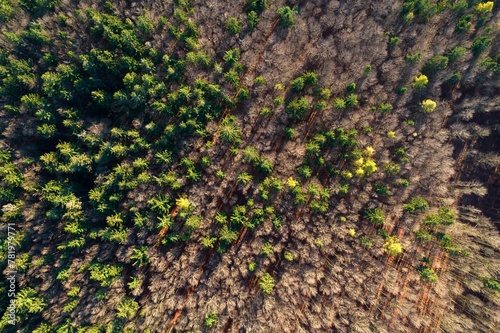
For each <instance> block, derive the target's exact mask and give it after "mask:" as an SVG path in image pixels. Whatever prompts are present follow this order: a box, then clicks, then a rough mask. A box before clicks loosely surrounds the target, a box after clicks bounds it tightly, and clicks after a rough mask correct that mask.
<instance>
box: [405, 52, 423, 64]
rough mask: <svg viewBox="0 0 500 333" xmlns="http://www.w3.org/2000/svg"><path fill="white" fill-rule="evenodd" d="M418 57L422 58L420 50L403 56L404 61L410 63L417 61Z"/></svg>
mask: <svg viewBox="0 0 500 333" xmlns="http://www.w3.org/2000/svg"><path fill="white" fill-rule="evenodd" d="M420 59H422V52H420V51H415V52H412V53H408V54H407V55H406V57H405V60H406V62H408V63H410V64H415V63H417V62H419V61H420Z"/></svg>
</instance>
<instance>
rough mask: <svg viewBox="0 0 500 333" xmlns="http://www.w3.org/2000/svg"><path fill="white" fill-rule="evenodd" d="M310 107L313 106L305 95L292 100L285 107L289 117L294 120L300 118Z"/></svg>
mask: <svg viewBox="0 0 500 333" xmlns="http://www.w3.org/2000/svg"><path fill="white" fill-rule="evenodd" d="M310 109H311V106H310V105H309V102H308V101H307V99H306V98H305V97H300V98H296V99H294V100H291V101H290V102H288V103H287V105H286V107H285V111H286V113H287V115H288V118H290V119H293V120H300V119H301V118H302V117H303V116H304V115H305V114H306V113H307V112H308V111H309V110H310Z"/></svg>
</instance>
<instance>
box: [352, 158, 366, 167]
mask: <svg viewBox="0 0 500 333" xmlns="http://www.w3.org/2000/svg"><path fill="white" fill-rule="evenodd" d="M363 163H365V159H364V158H363V157H360V158H358V159H357V160H355V161H354V165H355V166H357V167H359V166H362V165H363Z"/></svg>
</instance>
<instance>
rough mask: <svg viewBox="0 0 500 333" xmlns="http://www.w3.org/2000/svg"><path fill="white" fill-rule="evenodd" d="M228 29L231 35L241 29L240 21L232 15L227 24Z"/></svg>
mask: <svg viewBox="0 0 500 333" xmlns="http://www.w3.org/2000/svg"><path fill="white" fill-rule="evenodd" d="M226 30H227V32H228V33H229V34H230V35H233V36H234V35H237V34H239V33H240V31H241V25H240V21H238V19H237V18H234V17H231V18H230V19H229V20H228V21H227V24H226Z"/></svg>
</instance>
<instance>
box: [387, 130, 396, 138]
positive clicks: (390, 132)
mask: <svg viewBox="0 0 500 333" xmlns="http://www.w3.org/2000/svg"><path fill="white" fill-rule="evenodd" d="M387 137H388V138H391V139H394V138H396V132H394V131H389V132H387Z"/></svg>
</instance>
